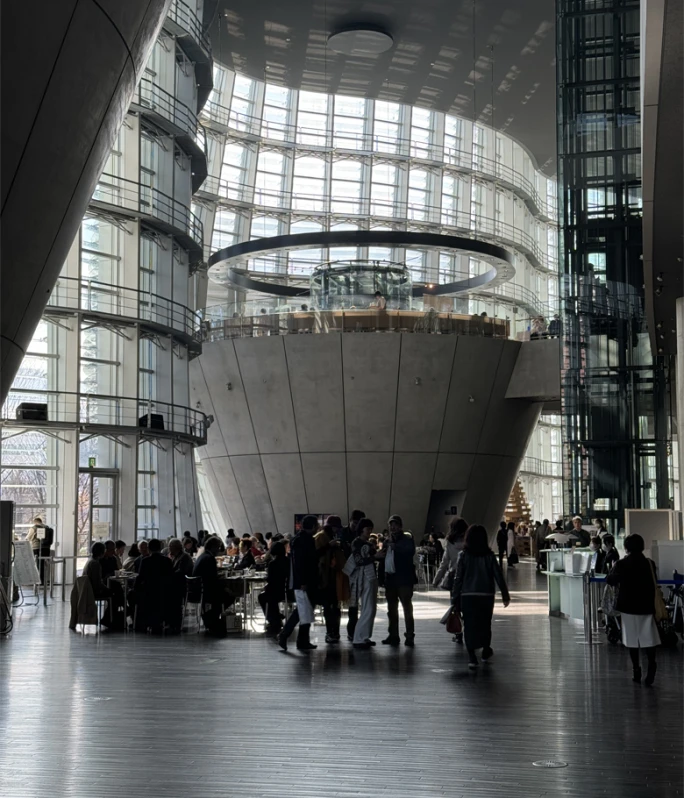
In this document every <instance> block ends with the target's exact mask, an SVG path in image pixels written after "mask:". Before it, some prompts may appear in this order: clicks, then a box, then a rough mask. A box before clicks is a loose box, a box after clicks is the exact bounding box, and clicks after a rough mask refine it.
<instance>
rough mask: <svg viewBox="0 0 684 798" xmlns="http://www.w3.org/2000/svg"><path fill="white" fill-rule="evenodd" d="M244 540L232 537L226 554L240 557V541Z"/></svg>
mask: <svg viewBox="0 0 684 798" xmlns="http://www.w3.org/2000/svg"><path fill="white" fill-rule="evenodd" d="M241 542H242V541H241V540H240V539H239V538H231V539H230V542H229V543H228V545H227V546H226V554H227V555H228V556H229V557H238V556H239V555H240V543H241Z"/></svg>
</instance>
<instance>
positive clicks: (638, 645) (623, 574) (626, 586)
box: [606, 535, 660, 687]
mask: <svg viewBox="0 0 684 798" xmlns="http://www.w3.org/2000/svg"><path fill="white" fill-rule="evenodd" d="M625 551H626V552H627V554H626V556H625V557H624V558H623V559H622V560H620V561H619V562H617V563H616V564H615V565H614V567H613V570H612V571H611V572H610V573H609V574H608V575H607V576H606V582H607V583H608V584H609V585H612V586H613V587H618V588H619V589H618V594H617V600H616V603H615V608H616V610H617V611H618V612H619V613H620V626H621V628H622V645H623V646H624V647H625V648H627V649H629V656H630V659H631V660H632V680H633V681H635V682H637V683H639V682H641V663H640V660H639V650H640V649H643V650H644V652H645V653H646V658H647V662H648V670H647V672H646V679H645V682H644V683H645V684H646V686H647V687H650V686H651V685H652V684H653V682H654V681H655V675H656V668H657V665H656V647H657V646H659V645H660V634H659V633H658V626H657V625H656V622H655V617H654V616H655V590H656V585H657V579H658V575H657V572H656V566H655V563H654V562H653V561H652V560H649V559H647V558H646V557H645V556H644V539H643V538H642V537H641V535H628V536H627V537H626V538H625Z"/></svg>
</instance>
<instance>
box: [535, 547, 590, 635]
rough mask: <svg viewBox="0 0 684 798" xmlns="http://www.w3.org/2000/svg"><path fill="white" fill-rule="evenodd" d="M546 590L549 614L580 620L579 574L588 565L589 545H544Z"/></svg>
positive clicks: (582, 573) (581, 620) (582, 603)
mask: <svg viewBox="0 0 684 798" xmlns="http://www.w3.org/2000/svg"><path fill="white" fill-rule="evenodd" d="M544 551H545V552H546V561H547V570H546V571H544V573H545V574H546V578H547V582H548V590H549V599H548V600H549V615H554V616H556V617H560V618H567V619H568V620H571V621H576V622H577V623H583V622H584V586H583V576H584V573H585V572H586V571H588V570H589V569H590V567H591V560H592V558H593V552H592V551H590V550H589V549H577V548H574V549H544Z"/></svg>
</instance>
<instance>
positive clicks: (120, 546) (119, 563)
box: [114, 540, 126, 571]
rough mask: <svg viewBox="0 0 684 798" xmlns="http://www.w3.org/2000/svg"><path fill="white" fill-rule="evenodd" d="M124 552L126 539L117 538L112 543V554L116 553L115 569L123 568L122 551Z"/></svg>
mask: <svg viewBox="0 0 684 798" xmlns="http://www.w3.org/2000/svg"><path fill="white" fill-rule="evenodd" d="M125 552H126V541H124V540H117V541H116V543H115V544H114V554H115V555H116V570H117V571H120V570H121V569H122V568H123V561H124V553H125Z"/></svg>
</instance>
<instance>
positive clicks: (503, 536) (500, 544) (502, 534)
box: [496, 521, 508, 568]
mask: <svg viewBox="0 0 684 798" xmlns="http://www.w3.org/2000/svg"><path fill="white" fill-rule="evenodd" d="M507 546H508V528H507V526H506V522H505V521H502V522H501V523H500V524H499V531H498V532H497V533H496V547H497V548H498V550H499V568H503V561H504V557H505V556H506V547H507Z"/></svg>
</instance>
